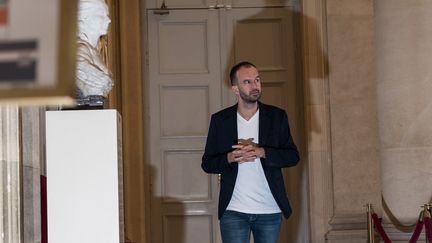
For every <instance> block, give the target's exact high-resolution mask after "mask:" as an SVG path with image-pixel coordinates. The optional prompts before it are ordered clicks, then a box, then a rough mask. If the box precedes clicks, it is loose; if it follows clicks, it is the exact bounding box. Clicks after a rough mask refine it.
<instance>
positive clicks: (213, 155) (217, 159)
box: [201, 115, 232, 174]
mask: <svg viewBox="0 0 432 243" xmlns="http://www.w3.org/2000/svg"><path fill="white" fill-rule="evenodd" d="M221 130H222V129H220V127H219V126H218V122H217V118H216V117H215V115H212V117H211V120H210V127H209V132H208V136H207V142H206V146H205V151H204V155H203V156H202V162H201V168H202V169H203V170H204V171H205V172H207V173H213V174H222V173H223V172H225V171H227V170H230V169H232V165H231V164H230V163H229V162H228V157H227V154H228V152H230V150H226V151H224V150H222V149H221V148H222V147H223V146H222V144H221V143H222V141H221V132H223V131H221Z"/></svg>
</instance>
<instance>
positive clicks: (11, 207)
mask: <svg viewBox="0 0 432 243" xmlns="http://www.w3.org/2000/svg"><path fill="white" fill-rule="evenodd" d="M0 138H1V140H0V195H1V197H0V218H1V219H2V220H0V230H1V232H0V233H1V234H0V241H1V242H16V243H19V242H21V233H20V232H21V227H20V226H21V221H20V211H21V206H20V201H21V199H20V165H19V160H20V158H19V157H20V155H19V154H20V141H19V111H18V107H17V106H12V105H5V106H0Z"/></svg>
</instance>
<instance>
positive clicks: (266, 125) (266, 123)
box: [258, 102, 270, 145]
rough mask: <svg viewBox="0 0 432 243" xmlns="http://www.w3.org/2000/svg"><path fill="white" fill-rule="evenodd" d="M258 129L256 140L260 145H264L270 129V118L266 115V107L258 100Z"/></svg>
mask: <svg viewBox="0 0 432 243" xmlns="http://www.w3.org/2000/svg"><path fill="white" fill-rule="evenodd" d="M258 105H259V131H258V136H259V137H258V141H259V144H260V145H265V144H266V143H267V137H268V131H269V129H270V118H269V116H268V113H267V110H266V107H265V106H264V105H263V104H262V103H261V102H259V103H258Z"/></svg>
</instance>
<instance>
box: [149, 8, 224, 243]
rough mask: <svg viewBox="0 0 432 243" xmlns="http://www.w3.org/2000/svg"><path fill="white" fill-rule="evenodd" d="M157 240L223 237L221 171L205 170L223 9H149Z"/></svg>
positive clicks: (215, 103) (217, 90) (217, 100)
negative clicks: (161, 11)
mask: <svg viewBox="0 0 432 243" xmlns="http://www.w3.org/2000/svg"><path fill="white" fill-rule="evenodd" d="M148 23H149V26H148V33H149V42H148V43H149V46H148V51H149V67H148V68H149V90H148V95H149V115H150V118H149V120H150V128H149V133H150V143H149V146H150V148H149V157H150V158H149V160H150V166H151V167H152V168H151V171H152V173H151V174H152V179H151V180H152V186H151V194H152V195H151V197H152V201H151V231H152V232H151V237H152V242H184V243H186V242H217V241H216V240H217V237H218V233H219V230H218V228H217V226H218V224H217V222H218V220H217V214H216V213H215V212H216V210H217V191H218V190H217V187H218V184H217V176H215V175H207V174H205V173H203V172H202V170H201V166H200V165H201V156H202V154H203V152H204V146H205V139H206V136H207V129H208V124H209V117H210V114H211V113H214V112H216V111H217V110H219V109H220V107H221V101H220V100H221V94H220V93H221V86H220V63H219V60H220V57H219V53H220V50H219V34H218V30H219V23H218V13H217V12H216V11H210V10H195V11H194V10H171V11H170V14H169V15H164V16H159V15H154V14H153V13H152V12H151V11H149V13H148Z"/></svg>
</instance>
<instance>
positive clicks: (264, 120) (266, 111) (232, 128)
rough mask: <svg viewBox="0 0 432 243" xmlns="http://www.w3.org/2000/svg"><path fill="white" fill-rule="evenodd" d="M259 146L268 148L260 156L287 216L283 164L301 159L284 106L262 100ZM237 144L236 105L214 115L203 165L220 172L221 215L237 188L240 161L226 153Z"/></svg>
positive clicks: (266, 175)
mask: <svg viewBox="0 0 432 243" xmlns="http://www.w3.org/2000/svg"><path fill="white" fill-rule="evenodd" d="M258 136H259V139H258V140H259V146H260V147H263V148H264V150H265V154H266V156H265V157H266V158H261V164H262V167H263V169H264V174H265V177H266V179H267V182H268V184H269V187H270V190H271V192H272V194H273V197H274V199H275V200H276V203H277V204H278V206H279V208H280V209H281V211H282V212H283V214H284V216H285V218H288V217H289V216H290V215H291V207H290V204H289V202H288V198H287V196H286V192H285V185H284V180H283V176H282V170H281V169H282V168H284V167H289V166H294V165H296V164H297V163H298V161H299V153H298V150H297V147H296V146H295V144H294V142H293V140H292V137H291V133H290V129H289V125H288V117H287V114H286V113H285V111H284V110H282V109H280V108H277V107H274V106H270V105H265V104H263V103H259V134H258ZM234 144H237V105H234V106H231V107H229V108H226V109H224V110H221V111H219V112H217V113H215V114H213V115H212V117H211V121H210V128H209V132H208V136H207V143H206V147H205V152H204V155H203V157H202V163H201V167H202V169H203V170H204V171H205V172H207V173H214V174H221V187H220V194H219V208H218V209H219V210H218V216H219V219H220V218H221V217H222V214H223V213H224V212H225V210H226V208H227V206H228V204H229V202H230V200H231V196H232V194H233V191H234V185H235V182H236V179H237V172H238V164H237V163H231V164H230V163H228V158H227V154H228V153H229V152H230V151H232V148H231V146H232V145H234Z"/></svg>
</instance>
